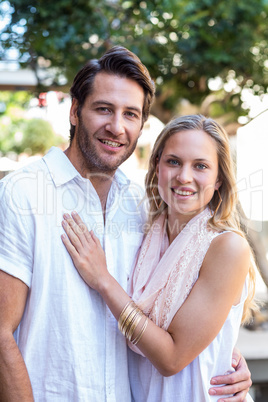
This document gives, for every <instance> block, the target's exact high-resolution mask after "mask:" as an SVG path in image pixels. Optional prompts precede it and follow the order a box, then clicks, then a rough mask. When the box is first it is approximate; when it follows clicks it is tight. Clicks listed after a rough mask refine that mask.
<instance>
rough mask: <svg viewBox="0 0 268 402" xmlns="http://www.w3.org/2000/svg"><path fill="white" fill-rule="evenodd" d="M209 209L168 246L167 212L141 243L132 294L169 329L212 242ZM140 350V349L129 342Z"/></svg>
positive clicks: (151, 314) (132, 282) (153, 316)
mask: <svg viewBox="0 0 268 402" xmlns="http://www.w3.org/2000/svg"><path fill="white" fill-rule="evenodd" d="M210 217H211V212H210V211H209V209H208V208H206V209H205V210H204V211H202V212H201V213H200V214H198V215H196V216H195V217H193V218H192V219H191V220H190V221H189V222H188V223H187V225H186V226H185V227H184V228H183V230H182V231H181V232H180V233H179V234H178V236H177V237H176V238H175V239H174V241H173V242H172V243H171V245H169V242H168V237H167V233H166V215H165V214H162V215H161V216H160V217H159V218H158V219H157V220H156V221H155V222H154V224H153V225H152V227H151V229H150V231H149V232H148V234H147V236H146V237H145V239H144V241H143V244H142V246H141V250H140V254H139V257H138V261H137V264H136V267H135V268H134V271H133V276H132V278H131V283H130V291H129V293H130V294H131V295H132V299H133V300H134V301H135V303H137V305H138V306H139V308H140V309H141V310H143V312H144V313H145V314H146V315H147V316H148V317H149V318H150V319H151V320H152V321H153V322H154V323H155V324H157V325H158V326H159V327H161V328H163V329H165V330H167V328H168V327H169V325H170V323H171V321H172V319H173V317H174V315H175V314H176V312H177V311H178V309H179V308H180V307H181V305H182V304H183V302H184V301H185V299H186V298H187V296H188V295H189V293H190V291H191V289H192V287H193V286H194V284H195V282H196V280H197V278H198V275H199V270H200V268H201V265H202V262H203V260H204V257H205V255H206V252H207V250H208V248H209V246H210V243H211V241H212V240H213V238H214V237H216V236H217V235H218V233H217V232H214V231H212V230H209V229H208V227H207V222H208V220H209V218H210ZM129 346H130V347H131V349H133V350H134V351H135V352H137V353H141V352H140V351H139V350H138V348H136V347H133V345H132V344H130V345H129Z"/></svg>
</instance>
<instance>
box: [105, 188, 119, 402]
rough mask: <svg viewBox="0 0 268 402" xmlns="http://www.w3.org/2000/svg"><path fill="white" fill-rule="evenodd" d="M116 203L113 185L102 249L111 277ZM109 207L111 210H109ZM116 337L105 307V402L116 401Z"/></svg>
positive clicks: (116, 198)
mask: <svg viewBox="0 0 268 402" xmlns="http://www.w3.org/2000/svg"><path fill="white" fill-rule="evenodd" d="M117 201H118V191H117V189H116V188H115V183H113V184H112V187H111V189H110V192H109V196H108V200H107V215H106V224H105V228H104V230H105V232H104V233H105V234H104V248H105V255H106V260H107V266H108V269H109V272H110V274H111V275H113V276H114V277H116V275H115V269H116V267H115V261H114V254H113V250H112V245H111V242H110V236H112V231H111V228H110V223H111V222H112V219H113V217H114V214H115V212H116V208H114V206H115V204H116V202H117ZM110 206H113V208H111V209H110ZM116 336H117V322H116V320H115V318H114V316H113V315H112V313H111V311H110V309H109V308H108V307H107V306H106V331H105V338H106V349H105V353H106V356H105V357H106V359H105V362H106V364H105V382H106V401H107V402H115V401H116V390H115V380H116V379H115V373H116Z"/></svg>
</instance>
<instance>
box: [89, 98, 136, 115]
mask: <svg viewBox="0 0 268 402" xmlns="http://www.w3.org/2000/svg"><path fill="white" fill-rule="evenodd" d="M92 105H93V106H101V105H106V106H110V107H111V106H114V104H113V103H111V102H108V101H106V100H101V99H100V100H97V101H95V102H93V103H92ZM126 109H127V110H135V111H136V112H137V113H139V114H142V110H141V109H140V108H139V107H137V106H126Z"/></svg>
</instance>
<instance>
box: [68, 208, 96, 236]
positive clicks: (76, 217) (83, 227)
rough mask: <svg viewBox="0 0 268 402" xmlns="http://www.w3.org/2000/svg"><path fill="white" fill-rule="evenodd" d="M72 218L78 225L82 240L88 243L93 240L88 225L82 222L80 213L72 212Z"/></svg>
mask: <svg viewBox="0 0 268 402" xmlns="http://www.w3.org/2000/svg"><path fill="white" fill-rule="evenodd" d="M72 218H73V220H74V222H75V223H76V225H77V230H78V232H79V234H81V240H84V239H86V240H87V241H90V240H92V237H91V234H90V232H89V231H88V228H87V226H86V224H85V223H84V222H83V221H82V219H81V218H80V216H79V215H78V213H77V212H76V211H73V212H72ZM82 235H83V236H82Z"/></svg>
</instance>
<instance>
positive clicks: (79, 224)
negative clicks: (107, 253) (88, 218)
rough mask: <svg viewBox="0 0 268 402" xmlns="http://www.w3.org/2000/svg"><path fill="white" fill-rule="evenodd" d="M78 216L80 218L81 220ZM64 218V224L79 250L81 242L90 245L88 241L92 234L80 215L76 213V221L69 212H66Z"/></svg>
mask: <svg viewBox="0 0 268 402" xmlns="http://www.w3.org/2000/svg"><path fill="white" fill-rule="evenodd" d="M77 217H78V218H79V220H78V218H77ZM63 218H64V220H63V221H62V226H63V228H64V230H65V232H66V234H67V235H68V237H69V239H70V241H71V242H72V244H73V245H74V246H75V247H76V249H77V250H78V248H79V247H80V244H81V245H82V246H83V247H86V246H87V245H88V242H89V241H90V237H91V236H90V234H89V232H88V230H87V227H86V225H85V224H84V223H83V221H82V220H81V218H80V217H79V215H78V214H75V215H74V218H75V219H76V221H75V220H74V219H73V218H72V217H71V216H70V215H69V214H64V215H63Z"/></svg>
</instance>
